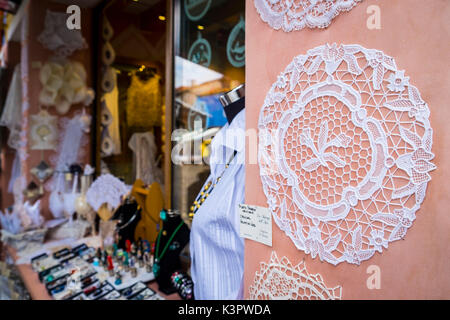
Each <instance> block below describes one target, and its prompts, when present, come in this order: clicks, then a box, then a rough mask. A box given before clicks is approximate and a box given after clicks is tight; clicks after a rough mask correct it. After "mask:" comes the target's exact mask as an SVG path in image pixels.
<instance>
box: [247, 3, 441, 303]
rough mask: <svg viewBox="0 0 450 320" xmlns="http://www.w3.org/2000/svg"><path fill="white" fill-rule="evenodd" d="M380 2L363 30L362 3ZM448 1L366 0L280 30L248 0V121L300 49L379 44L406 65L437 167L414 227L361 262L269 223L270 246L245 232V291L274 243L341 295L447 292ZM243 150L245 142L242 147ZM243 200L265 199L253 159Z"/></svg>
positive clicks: (433, 295)
mask: <svg viewBox="0 0 450 320" xmlns="http://www.w3.org/2000/svg"><path fill="white" fill-rule="evenodd" d="M370 5H377V6H379V7H380V9H381V27H382V28H381V29H380V30H369V29H368V28H367V27H366V21H367V19H368V18H369V14H367V12H366V10H367V8H368V7H369V6H370ZM449 19H450V4H449V2H448V1H447V0H431V1H421V0H397V1H392V0H377V1H376V0H364V1H362V3H360V4H358V5H357V6H356V7H355V8H354V9H353V10H351V11H350V12H348V13H343V14H341V15H339V16H338V17H337V18H336V19H334V21H333V22H332V23H331V25H330V26H329V27H328V28H327V29H325V30H317V29H314V30H311V29H304V30H301V31H294V32H290V33H285V32H283V31H275V30H273V29H272V28H270V27H269V26H268V25H267V24H266V23H264V22H263V21H262V20H261V18H260V17H259V15H258V14H257V11H256V9H255V7H254V4H253V0H247V8H246V28H247V29H246V45H247V48H246V51H247V74H246V77H247V79H246V83H247V84H246V89H247V97H246V101H247V106H246V108H247V129H249V128H257V122H258V116H259V111H260V109H261V107H262V105H263V102H264V98H265V95H266V93H267V92H268V90H269V89H270V87H271V85H272V83H274V82H275V81H276V79H277V75H278V74H279V73H280V72H281V71H283V70H284V69H285V67H286V66H287V65H288V64H289V63H290V62H291V61H292V58H293V57H294V56H296V55H298V54H305V53H306V51H307V50H308V49H312V48H314V47H316V46H319V45H322V44H325V43H334V42H336V43H338V44H339V43H343V44H360V45H362V46H363V47H365V48H373V49H378V50H382V51H383V52H384V53H385V54H387V55H390V56H392V57H394V58H395V60H396V63H397V66H398V69H399V70H406V73H407V74H408V76H410V82H411V83H412V84H413V85H415V86H416V87H417V88H418V89H419V91H420V93H421V95H422V98H423V99H424V100H425V101H426V102H427V103H428V106H429V108H430V112H431V116H430V121H431V126H432V128H433V130H434V137H433V138H434V141H433V152H434V153H435V155H436V156H435V159H434V160H433V162H434V163H435V164H436V165H437V167H438V168H437V170H435V171H433V172H431V176H432V180H431V182H430V183H429V184H428V189H427V196H426V198H425V201H424V203H423V204H422V206H421V208H420V210H419V211H418V213H417V219H416V220H415V222H414V224H413V226H412V228H410V229H409V230H408V233H407V235H406V237H405V239H404V240H403V241H396V242H392V243H391V244H390V245H389V248H388V250H385V251H384V252H383V253H382V254H379V253H375V255H374V256H373V257H372V258H371V259H370V260H367V261H364V262H363V263H361V265H359V266H356V265H350V264H348V263H345V262H344V263H341V264H339V265H338V266H336V267H335V266H333V265H331V264H329V263H326V262H323V263H322V262H321V261H320V260H319V259H318V258H316V259H312V258H311V257H310V256H309V255H305V254H304V253H303V252H302V251H299V250H297V249H296V248H295V246H294V244H293V243H292V241H291V240H290V239H288V238H287V236H285V234H284V232H282V231H280V229H279V228H278V227H277V226H276V225H275V223H274V224H273V248H270V247H267V246H265V245H262V244H259V243H256V242H253V241H249V240H246V251H245V295H246V297H248V288H249V286H250V285H251V283H252V281H253V278H254V274H255V271H257V270H258V269H259V263H260V262H261V261H268V260H269V259H270V253H271V252H272V250H275V251H277V253H278V256H279V257H281V256H287V257H288V258H289V259H290V260H291V262H292V263H293V264H296V263H298V262H300V261H302V260H303V259H304V260H305V262H306V265H307V268H308V270H309V271H310V272H312V273H320V274H322V276H323V278H324V279H325V283H326V284H327V286H328V287H334V286H336V285H342V287H343V295H342V298H343V299H443V298H446V299H448V298H449V297H450V274H449V273H448V266H449V264H450V250H449V249H448V244H449V243H450V232H449V228H450V215H449V214H448V208H449V206H450V195H449V194H450V187H449V186H447V181H448V180H449V178H450V127H449V126H448V119H449V118H450V108H449V107H448V101H449V100H450V91H449V90H448V88H449V86H450V73H449V70H450V68H449V67H450V42H449V41H448V40H449V36H450V25H449V24H448V21H449ZM247 150H248V148H247ZM246 170H247V171H246V174H247V175H246V195H245V197H246V202H247V203H248V204H253V205H259V206H264V207H267V203H266V197H265V196H264V193H263V190H262V184H261V180H260V179H259V168H258V165H254V164H247V166H246ZM370 265H377V266H379V267H380V270H381V289H379V290H369V289H368V288H367V286H366V281H367V278H368V277H369V275H368V274H367V271H366V270H367V268H368V267H369V266H370Z"/></svg>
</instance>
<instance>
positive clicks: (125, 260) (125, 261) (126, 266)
mask: <svg viewBox="0 0 450 320" xmlns="http://www.w3.org/2000/svg"><path fill="white" fill-rule="evenodd" d="M123 266H124V269H125V272H128V271H129V267H130V262H129V258H128V252H124V253H123Z"/></svg>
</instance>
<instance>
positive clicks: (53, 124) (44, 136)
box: [30, 110, 58, 151]
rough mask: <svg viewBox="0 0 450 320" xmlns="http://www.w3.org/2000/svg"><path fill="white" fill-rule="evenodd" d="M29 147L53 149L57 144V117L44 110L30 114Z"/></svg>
mask: <svg viewBox="0 0 450 320" xmlns="http://www.w3.org/2000/svg"><path fill="white" fill-rule="evenodd" d="M30 132H31V149H32V150H55V151H56V149H57V145H58V118H57V117H55V116H51V115H50V114H49V113H48V112H47V111H46V110H42V111H41V112H39V113H38V114H35V115H32V116H31V125H30Z"/></svg>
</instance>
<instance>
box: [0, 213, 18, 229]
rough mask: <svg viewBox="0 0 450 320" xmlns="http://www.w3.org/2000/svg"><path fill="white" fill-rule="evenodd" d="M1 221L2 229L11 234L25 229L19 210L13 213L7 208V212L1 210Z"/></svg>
mask: <svg viewBox="0 0 450 320" xmlns="http://www.w3.org/2000/svg"><path fill="white" fill-rule="evenodd" d="M0 223H1V225H2V229H3V230H6V231H7V232H9V233H11V234H18V233H21V232H22V231H23V227H22V221H21V219H20V216H19V214H18V212H17V211H13V212H11V213H8V212H7V210H5V213H3V212H2V211H0Z"/></svg>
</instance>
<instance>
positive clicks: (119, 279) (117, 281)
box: [114, 271, 122, 285]
mask: <svg viewBox="0 0 450 320" xmlns="http://www.w3.org/2000/svg"><path fill="white" fill-rule="evenodd" d="M114 284H116V285H120V284H122V275H121V274H120V272H119V271H117V272H116V280H115V281H114Z"/></svg>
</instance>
